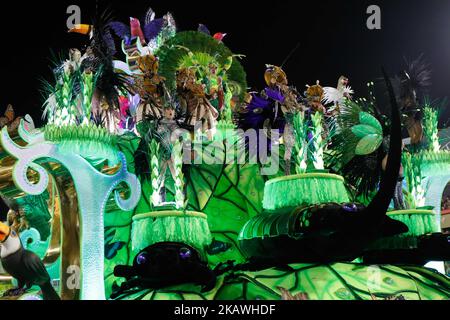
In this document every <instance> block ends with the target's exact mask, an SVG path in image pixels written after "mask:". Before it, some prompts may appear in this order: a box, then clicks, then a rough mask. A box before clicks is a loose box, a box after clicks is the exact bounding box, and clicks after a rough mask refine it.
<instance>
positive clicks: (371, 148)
mask: <svg viewBox="0 0 450 320" xmlns="http://www.w3.org/2000/svg"><path fill="white" fill-rule="evenodd" d="M382 142H383V137H382V136H380V135H378V134H370V135H367V136H365V137H364V138H362V139H361V140H360V141H359V142H358V144H357V146H356V150H355V154H356V155H358V156H363V155H368V154H371V153H374V152H375V151H377V149H378V148H379V147H380V146H381V143H382Z"/></svg>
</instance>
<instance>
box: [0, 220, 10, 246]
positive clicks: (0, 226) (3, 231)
mask: <svg viewBox="0 0 450 320" xmlns="http://www.w3.org/2000/svg"><path fill="white" fill-rule="evenodd" d="M10 231H11V230H10V228H9V227H8V226H7V225H6V224H4V223H1V222H0V242H4V241H5V240H6V238H7V237H8V236H9V233H10Z"/></svg>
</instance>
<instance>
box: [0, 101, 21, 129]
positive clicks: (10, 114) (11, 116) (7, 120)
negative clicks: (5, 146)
mask: <svg viewBox="0 0 450 320" xmlns="http://www.w3.org/2000/svg"><path fill="white" fill-rule="evenodd" d="M20 120H21V118H20V117H17V118H16V113H15V112H14V108H13V106H12V105H10V104H9V105H8V107H6V111H5V114H4V116H3V117H0V127H1V128H3V127H4V126H7V127H8V131H9V132H13V131H15V130H16V129H17V128H18V127H19V124H20Z"/></svg>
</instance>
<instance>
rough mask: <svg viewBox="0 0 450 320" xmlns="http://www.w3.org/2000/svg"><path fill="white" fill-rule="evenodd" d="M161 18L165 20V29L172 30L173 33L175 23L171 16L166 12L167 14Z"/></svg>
mask: <svg viewBox="0 0 450 320" xmlns="http://www.w3.org/2000/svg"><path fill="white" fill-rule="evenodd" d="M163 18H164V20H166V27H168V28H170V29H172V30H173V31H176V29H177V23H176V21H175V18H174V17H173V15H172V14H171V13H170V12H167V14H166V15H165V16H164V17H163Z"/></svg>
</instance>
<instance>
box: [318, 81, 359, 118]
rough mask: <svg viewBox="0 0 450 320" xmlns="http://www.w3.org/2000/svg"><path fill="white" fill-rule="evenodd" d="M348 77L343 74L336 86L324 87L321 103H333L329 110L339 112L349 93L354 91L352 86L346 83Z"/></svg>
mask: <svg viewBox="0 0 450 320" xmlns="http://www.w3.org/2000/svg"><path fill="white" fill-rule="evenodd" d="M348 83H349V81H348V78H347V77H345V76H341V77H340V78H339V81H338V85H337V88H332V87H325V88H323V90H324V97H323V103H324V104H325V105H327V104H333V109H332V110H329V111H330V112H333V111H336V112H339V111H340V108H341V107H343V106H344V103H345V100H346V99H350V100H351V95H352V94H353V93H354V91H353V90H352V88H351V87H350V86H349V85H348Z"/></svg>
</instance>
